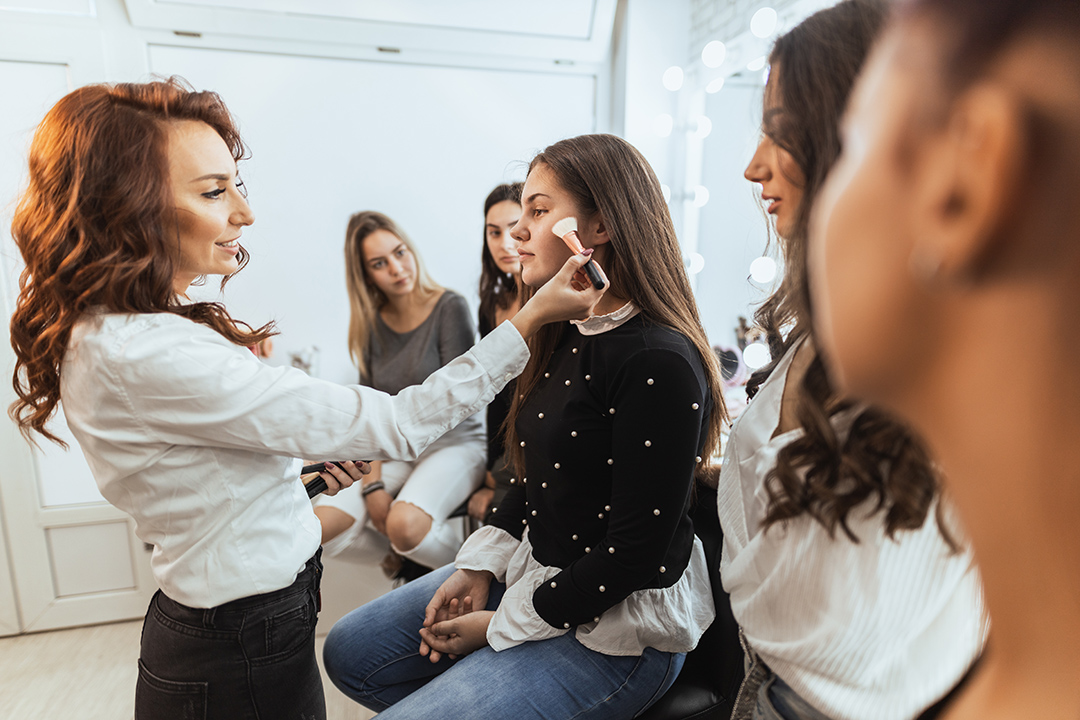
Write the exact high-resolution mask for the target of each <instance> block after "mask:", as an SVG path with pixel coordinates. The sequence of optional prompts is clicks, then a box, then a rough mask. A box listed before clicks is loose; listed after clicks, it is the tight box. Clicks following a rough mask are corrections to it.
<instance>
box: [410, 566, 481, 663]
mask: <svg viewBox="0 0 1080 720" xmlns="http://www.w3.org/2000/svg"><path fill="white" fill-rule="evenodd" d="M494 578H495V576H494V575H493V574H491V573H490V572H488V571H487V570H456V571H455V572H454V574H453V575H451V576H450V577H448V578H446V582H444V583H443V584H442V585H440V586H439V589H438V590H436V591H435V594H434V595H433V596H432V598H431V602H429V603H428V604H427V608H425V610H424V627H426V628H429V629H430V628H431V626H432V625H434V624H435V623H438V622H444V621H446V620H450V619H451V618H453V617H457V616H458V615H460V614H462V609H465V608H468V610H465V612H468V611H469V610H472V609H476V610H483V609H484V608H485V607H486V606H487V601H488V592H489V591H490V590H491V581H492V580H493V579H494ZM420 654H421V655H427V656H428V659H429V660H431V662H438V661H439V658H441V657H442V655H441V654H440V653H439V652H438V651H436V650H432V649H431V648H430V647H429V646H428V644H427V643H426V642H424V641H421V642H420Z"/></svg>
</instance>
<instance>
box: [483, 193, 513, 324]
mask: <svg viewBox="0 0 1080 720" xmlns="http://www.w3.org/2000/svg"><path fill="white" fill-rule="evenodd" d="M521 186H522V183H506V184H503V185H498V186H496V187H495V189H494V190H492V191H491V192H490V193H488V196H487V199H486V200H484V217H485V218H487V214H488V211H489V210H491V208H493V207H495V206H496V205H498V204H499V203H501V202H506V201H509V202H514V203H520V202H521ZM482 248H483V249H482V250H481V251H480V312H479V315H480V323H481V325H486V326H487V327H489V328H493V327H495V314H496V309H497V308H502V309H503V310H505V309H506V308H508V307H510V303H512V302H514V300H515V299H517V294H518V290H517V281H516V280H515V279H514V277H513V276H512V275H507V274H506V273H504V272H503V271H502V270H500V269H499V265H498V263H496V262H495V258H493V257H492V256H491V250H490V249H489V248H488V244H487V226H486V225H485V226H484V244H483V246H482Z"/></svg>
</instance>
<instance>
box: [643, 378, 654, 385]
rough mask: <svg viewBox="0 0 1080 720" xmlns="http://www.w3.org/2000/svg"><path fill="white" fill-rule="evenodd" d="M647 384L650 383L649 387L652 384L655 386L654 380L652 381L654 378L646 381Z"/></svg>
mask: <svg viewBox="0 0 1080 720" xmlns="http://www.w3.org/2000/svg"><path fill="white" fill-rule="evenodd" d="M645 382H646V383H648V384H649V385H652V384H653V379H652V378H649V379H648V380H646V381H645Z"/></svg>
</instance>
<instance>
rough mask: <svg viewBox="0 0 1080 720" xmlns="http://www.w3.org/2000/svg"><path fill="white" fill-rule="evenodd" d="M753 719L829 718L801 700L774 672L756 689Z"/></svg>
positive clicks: (817, 719)
mask: <svg viewBox="0 0 1080 720" xmlns="http://www.w3.org/2000/svg"><path fill="white" fill-rule="evenodd" d="M753 720H829V716H828V715H826V714H825V713H823V712H820V711H819V710H817V709H816V708H814V707H812V706H811V705H810V703H808V702H806V701H805V700H803V699H802V698H801V697H800V696H799V695H798V693H796V692H795V691H794V690H792V689H791V686H790V685H788V684H787V683H786V682H784V681H783V680H781V679H780V678H779V677H778V676H777V675H776V673H771V672H770V673H769V676H768V677H767V678H765V682H763V683H762V684H761V687H760V688H759V689H758V696H757V705H756V706H755V707H754V715H753Z"/></svg>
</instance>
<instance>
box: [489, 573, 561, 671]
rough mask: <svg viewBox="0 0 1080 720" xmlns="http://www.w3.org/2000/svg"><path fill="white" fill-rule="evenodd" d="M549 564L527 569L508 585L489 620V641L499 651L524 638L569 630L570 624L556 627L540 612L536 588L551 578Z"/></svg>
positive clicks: (541, 637) (547, 636)
mask: <svg viewBox="0 0 1080 720" xmlns="http://www.w3.org/2000/svg"><path fill="white" fill-rule="evenodd" d="M548 572H550V570H549V568H544V567H540V568H537V569H535V570H532V571H531V572H528V573H526V574H525V575H524V576H523V577H522V578H521V579H520V580H518V581H517V582H516V583H514V584H513V585H511V586H510V587H509V588H507V589H506V594H505V595H503V598H502V600H501V601H500V602H499V607H498V608H497V609H496V610H495V614H494V615H492V617H491V622H490V623H489V624H488V630H487V640H488V645H490V646H491V648H492V649H493V650H494V651H495V652H499V651H500V650H506V649H508V648H512V647H514V646H515V645H520V644H521V643H523V642H536V641H539V640H548V639H550V638H553V637H558V636H560V635H563V634H565V633H566V632H567V631H568V628H555V627H552V626H551V625H548V623H547V621H546V620H544V619H543V618H542V617H540V616H539V615H537V614H536V608H534V607H533V600H532V598H533V592H535V591H536V588H537V587H539V586H540V583H543V582H547V573H548Z"/></svg>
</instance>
